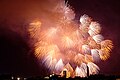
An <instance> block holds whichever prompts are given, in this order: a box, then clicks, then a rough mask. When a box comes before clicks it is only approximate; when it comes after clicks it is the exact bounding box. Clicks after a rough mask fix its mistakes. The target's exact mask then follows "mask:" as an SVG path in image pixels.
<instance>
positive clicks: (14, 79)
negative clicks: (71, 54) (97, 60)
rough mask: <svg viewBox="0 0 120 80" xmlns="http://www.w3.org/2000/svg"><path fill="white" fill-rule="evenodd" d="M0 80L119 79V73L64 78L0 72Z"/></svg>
mask: <svg viewBox="0 0 120 80" xmlns="http://www.w3.org/2000/svg"><path fill="white" fill-rule="evenodd" d="M0 80H120V75H119V76H118V75H108V76H105V75H100V74H99V75H91V76H89V77H85V78H81V77H75V78H65V77H60V76H57V75H54V76H46V77H40V76H37V77H28V78H25V77H18V76H12V75H8V74H4V75H3V74H2V75H0Z"/></svg>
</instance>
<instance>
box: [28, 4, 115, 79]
mask: <svg viewBox="0 0 120 80" xmlns="http://www.w3.org/2000/svg"><path fill="white" fill-rule="evenodd" d="M52 14H55V16H53V17H52V18H50V19H49V20H50V21H48V20H47V21H46V22H45V21H43V22H42V19H41V21H33V22H32V23H30V26H29V29H28V31H29V33H30V37H31V39H32V40H33V43H34V48H35V53H34V54H35V56H36V57H37V58H38V60H40V59H42V60H43V63H44V64H45V65H46V66H47V67H48V68H49V69H50V70H51V72H55V73H57V74H61V72H62V71H63V70H66V71H67V73H68V74H67V75H68V76H71V77H72V76H80V77H86V76H87V66H88V67H89V72H90V73H89V75H91V74H97V73H98V71H99V67H98V66H97V65H96V64H95V63H94V61H97V60H98V59H102V60H106V59H107V58H108V57H109V56H110V52H111V49H112V48H113V44H112V41H111V40H104V38H103V36H102V35H101V34H100V31H101V27H100V24H99V23H97V22H95V21H93V20H92V19H91V18H90V17H89V16H87V15H83V16H81V18H80V23H77V22H75V21H74V18H75V13H74V11H73V10H72V9H71V8H70V7H69V6H67V5H66V4H64V2H61V3H58V5H56V8H55V10H53V12H52ZM56 15H57V16H56ZM48 22H52V23H48Z"/></svg>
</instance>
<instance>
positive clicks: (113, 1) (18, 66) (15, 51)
mask: <svg viewBox="0 0 120 80" xmlns="http://www.w3.org/2000/svg"><path fill="white" fill-rule="evenodd" d="M55 1H56V0H51V1H50V0H0V73H1V74H3V73H8V74H9V73H12V74H16V75H22V76H33V75H44V73H46V72H47V70H46V68H45V66H44V65H38V63H37V60H36V58H35V57H34V56H33V55H32V51H31V50H30V47H29V45H28V40H29V36H28V34H27V30H26V27H27V26H28V23H29V21H31V20H32V19H34V18H37V17H39V16H40V14H42V10H41V9H43V10H45V9H46V8H48V7H49V10H50V9H52V8H53V5H52V4H53V3H55ZM68 3H69V4H70V5H71V6H72V8H73V9H74V11H75V13H76V19H79V17H80V16H81V15H83V14H87V15H89V16H90V17H92V18H93V19H94V20H95V21H98V22H99V23H100V24H101V27H102V35H103V36H104V37H105V39H111V40H112V41H113V43H114V49H113V51H112V53H111V57H110V58H109V59H108V60H107V61H100V62H99V63H97V64H98V66H99V67H100V69H101V71H100V73H102V74H120V63H119V61H120V31H119V30H120V28H119V26H120V15H119V14H120V8H119V5H120V2H119V0H99V1H98V0H68ZM51 5H52V6H51ZM39 13H40V14H39ZM39 63H40V62H39Z"/></svg>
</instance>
